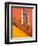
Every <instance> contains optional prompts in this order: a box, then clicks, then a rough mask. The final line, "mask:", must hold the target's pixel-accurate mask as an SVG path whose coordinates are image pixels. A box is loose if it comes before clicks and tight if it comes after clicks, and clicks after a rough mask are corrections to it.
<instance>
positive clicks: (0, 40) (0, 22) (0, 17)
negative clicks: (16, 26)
mask: <svg viewBox="0 0 38 46" xmlns="http://www.w3.org/2000/svg"><path fill="white" fill-rule="evenodd" d="M7 1H11V2H12V1H13V2H25V3H37V4H38V0H0V46H38V42H37V43H22V44H12V45H5V44H4V32H5V30H4V25H5V23H4V16H5V15H4V14H5V12H4V10H5V7H4V3H5V2H7Z"/></svg>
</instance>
